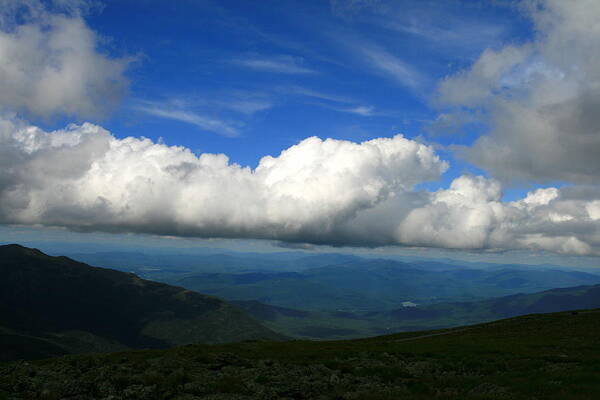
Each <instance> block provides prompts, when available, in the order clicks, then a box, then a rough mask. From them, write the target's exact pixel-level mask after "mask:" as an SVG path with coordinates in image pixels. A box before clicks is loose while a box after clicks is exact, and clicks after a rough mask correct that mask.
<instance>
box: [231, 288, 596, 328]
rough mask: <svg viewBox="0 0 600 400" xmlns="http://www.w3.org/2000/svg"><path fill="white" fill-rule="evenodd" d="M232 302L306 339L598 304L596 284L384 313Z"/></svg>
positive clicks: (471, 321)
mask: <svg viewBox="0 0 600 400" xmlns="http://www.w3.org/2000/svg"><path fill="white" fill-rule="evenodd" d="M235 304H236V305H238V306H239V307H241V308H243V309H244V310H246V312H248V313H249V314H250V315H252V316H254V317H255V318H256V319H258V320H260V321H262V322H263V323H264V324H265V325H266V326H268V327H270V328H271V329H273V330H276V331H278V332H281V333H283V334H286V335H289V336H292V337H297V338H309V339H351V338H359V337H365V336H374V335H380V334H385V333H393V332H403V331H419V330H426V329H439V328H448V327H455V326H460V325H468V324H476V323H480V322H486V321H494V320H498V319H502V318H508V317H516V316H520V315H527V314H534V313H551V312H559V311H569V310H581V309H592V308H598V307H600V285H591V286H578V287H572V288H561V289H552V290H547V291H543V292H538V293H531V294H518V295H512V296H505V297H500V298H495V299H488V300H482V301H474V302H453V303H438V304H432V305H424V306H408V307H400V308H397V309H394V310H388V311H373V312H355V313H350V312H339V311H338V312H335V311H304V310H296V309H289V308H282V307H275V306H270V305H267V304H262V303H259V302H256V301H239V302H235Z"/></svg>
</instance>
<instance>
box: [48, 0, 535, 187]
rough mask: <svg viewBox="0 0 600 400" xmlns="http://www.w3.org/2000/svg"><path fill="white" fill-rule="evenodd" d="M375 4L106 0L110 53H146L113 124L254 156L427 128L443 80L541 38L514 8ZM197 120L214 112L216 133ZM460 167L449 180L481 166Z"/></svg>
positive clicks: (415, 133)
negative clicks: (309, 140)
mask: <svg viewBox="0 0 600 400" xmlns="http://www.w3.org/2000/svg"><path fill="white" fill-rule="evenodd" d="M373 3H374V5H372V6H370V5H369V2H364V3H359V5H357V6H354V7H353V6H352V5H351V4H343V2H339V4H337V5H335V3H332V4H330V3H328V2H326V1H300V2H295V1H285V2H281V1H264V2H258V3H256V2H251V3H250V2H244V1H219V2H211V1H181V2H176V3H166V2H158V1H107V2H105V3H104V4H105V7H104V8H103V9H102V11H101V12H96V13H92V14H91V15H90V17H89V18H88V19H87V20H88V22H89V24H90V26H91V27H92V28H93V29H94V30H96V31H98V32H100V33H101V34H102V35H103V36H105V37H107V38H109V39H108V42H107V43H105V44H104V48H105V51H108V52H110V53H111V54H113V55H114V56H124V55H136V56H137V57H138V61H136V62H135V63H134V65H133V66H132V67H131V69H130V70H129V72H128V76H129V77H130V79H131V86H130V92H129V94H128V96H127V97H126V98H125V99H124V100H123V103H122V104H121V105H120V106H119V108H118V109H117V110H116V111H115V113H114V114H112V115H110V117H109V118H108V119H107V120H105V121H103V125H104V126H106V127H108V128H109V129H110V130H111V131H112V132H115V133H116V134H117V135H118V136H121V137H124V136H128V135H133V136H146V137H149V138H152V139H153V140H158V139H159V138H162V139H163V140H164V141H165V143H167V144H169V145H183V146H186V147H188V148H190V149H193V150H195V151H201V152H215V153H220V152H224V153H226V154H227V155H228V156H229V157H230V158H231V160H232V161H233V162H237V163H240V164H243V165H250V166H256V164H257V162H258V160H259V159H260V158H261V157H262V156H264V155H267V154H271V155H277V154H278V153H279V152H281V151H282V150H284V149H285V148H287V147H289V146H290V145H292V144H295V143H297V142H299V141H300V140H302V139H304V138H306V137H309V136H313V135H316V136H319V137H332V138H337V139H346V140H352V141H364V140H368V139H372V138H376V137H381V136H392V135H393V134H395V133H403V134H405V135H406V136H408V137H411V138H416V137H420V136H424V135H427V133H428V127H429V125H430V123H431V121H432V120H434V119H435V118H436V116H437V115H438V113H439V112H440V110H439V109H437V108H436V107H435V106H434V105H432V103H434V102H435V99H434V96H435V86H436V85H437V82H438V81H439V80H440V79H441V78H443V77H444V76H447V75H451V74H453V73H455V72H457V71H458V70H460V69H462V68H465V67H467V66H468V65H469V64H470V63H472V62H473V61H474V60H475V59H476V58H477V57H478V56H479V54H480V53H481V51H483V50H484V49H485V48H487V47H489V46H500V45H501V44H504V43H506V42H522V41H526V40H527V39H528V38H530V37H531V27H530V26H529V25H530V24H528V21H527V20H526V19H524V18H522V16H521V15H520V13H519V12H518V10H516V9H514V8H513V7H509V6H494V7H486V6H483V5H482V4H483V3H478V2H457V1H435V2H422V1H419V2H415V1H404V2H396V3H392V4H389V5H387V7H389V8H390V10H391V11H392V13H394V14H395V15H390V14H389V13H388V12H387V10H385V11H384V10H382V9H380V8H381V7H382V4H380V3H376V2H373ZM369 54H372V55H371V56H369ZM386 63H387V64H389V65H388V66H386ZM386 68H389V69H390V70H386ZM393 68H397V69H398V71H394V70H393ZM400 68H403V69H405V70H406V73H404V71H401V70H400ZM140 107H141V108H142V109H144V107H146V108H155V109H161V110H163V111H165V112H172V113H173V114H175V115H173V118H172V119H171V118H166V117H164V116H159V115H151V114H150V115H149V114H148V113H145V112H143V111H140ZM178 113H179V115H177V114H178ZM185 116H187V117H190V118H191V120H188V122H186V121H185V118H184V117H185ZM193 116H197V117H199V118H200V119H207V120H212V121H216V123H215V128H214V130H212V129H207V127H206V126H204V127H203V126H202V124H198V125H195V124H194V123H193V122H191V121H193ZM58 126H59V125H57V126H56V127H58ZM224 128H229V129H230V131H226V132H223V130H225V129H224ZM440 133H442V134H441V135H440V134H437V135H435V136H432V137H430V136H427V137H426V138H427V140H433V141H435V142H437V143H439V144H440V145H443V146H445V145H449V144H454V143H460V144H469V143H470V142H471V141H472V140H473V137H474V134H473V133H471V132H461V133H460V134H454V135H444V134H443V132H440ZM445 155H446V157H451V156H452V155H451V153H447V154H445ZM453 166H454V164H453ZM454 169H455V171H450V172H449V173H448V176H449V177H448V178H446V179H451V178H452V177H453V176H456V175H457V174H459V173H461V172H462V170H463V169H466V170H469V171H474V170H473V169H472V168H471V167H470V166H468V165H466V164H460V165H458V164H457V165H455V168H454Z"/></svg>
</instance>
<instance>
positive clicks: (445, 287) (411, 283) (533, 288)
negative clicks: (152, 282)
mask: <svg viewBox="0 0 600 400" xmlns="http://www.w3.org/2000/svg"><path fill="white" fill-rule="evenodd" d="M174 282H176V283H177V284H178V285H181V286H184V287H186V288H189V289H191V290H196V291H199V292H205V293H209V294H213V295H215V296H219V297H223V298H226V299H229V300H257V301H260V302H263V303H267V304H271V305H274V306H279V307H288V308H297V309H303V310H313V311H348V312H356V311H366V310H371V311H380V310H382V309H393V308H397V307H400V306H401V305H402V304H403V303H404V302H407V301H411V302H414V303H417V304H432V303H439V302H448V301H471V300H479V299H485V298H491V297H499V296H506V295H510V294H517V293H533V292H538V291H542V290H547V289H553V288H558V287H570V286H578V285H585V284H593V283H600V276H598V275H594V274H589V273H585V272H579V271H565V270H555V269H539V270H538V269H531V268H525V269H518V268H509V267H504V268H493V269H473V268H469V269H467V268H458V267H452V268H449V269H444V270H442V269H439V268H436V269H435V270H432V269H430V268H422V267H421V266H420V265H419V264H418V263H403V262H398V261H391V260H381V259H361V260H359V261H352V262H347V263H342V264H336V265H328V266H319V267H315V268H308V269H303V270H301V271H298V272H269V271H263V272H245V273H244V272H240V273H198V274H193V273H192V274H189V275H187V276H184V277H182V278H180V279H178V280H175V281H174Z"/></svg>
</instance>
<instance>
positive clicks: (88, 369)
mask: <svg viewBox="0 0 600 400" xmlns="http://www.w3.org/2000/svg"><path fill="white" fill-rule="evenodd" d="M599 331H600V310H593V311H584V312H579V313H577V314H573V313H571V312H568V313H557V314H544V315H530V316H525V317H518V318H513V319H508V320H502V321H497V322H493V323H488V324H482V325H476V326H469V327H462V328H456V329H451V330H445V331H433V332H412V333H404V334H397V335H389V336H382V337H377V338H372V339H363V340H354V341H340V342H306V341H292V342H247V343H239V344H232V345H218V346H208V345H193V346H187V347H181V348H177V349H171V350H152V351H150V350H148V351H136V352H126V353H115V354H109V355H87V356H67V357H61V358H57V359H50V360H41V361H36V362H30V363H10V364H0V391H4V392H3V393H4V398H9V397H8V396H9V395H16V397H14V398H36V396H37V395H38V394H41V393H44V397H43V398H62V397H66V396H73V397H75V396H79V397H77V398H80V399H87V398H108V396H111V395H114V396H116V397H113V398H115V399H117V398H131V399H144V398H181V399H184V398H185V399H194V398H207V399H208V398H210V399H278V398H295V399H314V398H321V399H348V400H350V399H379V400H383V399H398V398H410V399H448V400H449V399H550V400H551V399H560V400H568V399H596V398H600V380H599V379H598V374H599V373H600V341H599V340H598V338H597V333H598V332H599ZM0 393H2V392H0ZM319 396H320V397H319ZM0 398H2V395H1V394H0Z"/></svg>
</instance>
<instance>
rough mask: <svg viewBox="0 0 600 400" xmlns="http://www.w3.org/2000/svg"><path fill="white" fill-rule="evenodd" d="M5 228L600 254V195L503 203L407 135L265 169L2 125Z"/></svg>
mask: <svg viewBox="0 0 600 400" xmlns="http://www.w3.org/2000/svg"><path fill="white" fill-rule="evenodd" d="M0 149H1V154H0V160H1V163H2V165H0V167H1V169H0V223H5V224H27V225H32V224H38V225H46V226H61V227H67V228H70V229H75V230H82V231H94V230H96V231H98V230H100V231H109V232H138V233H152V234H159V235H172V236H196V237H229V238H239V237H247V238H264V239H275V240H283V241H288V242H306V243H316V244H334V245H345V244H350V245H363V246H378V245H393V244H397V245H408V246H428V247H444V248H456V249H493V250H502V249H516V248H521V249H522V248H527V249H543V250H550V251H556V252H561V253H570V254H597V253H598V252H599V248H600V232H599V230H598V221H599V219H600V193H597V192H595V191H594V189H593V188H588V189H587V191H585V190H584V188H581V187H580V188H578V189H577V190H576V189H575V188H574V189H571V190H570V191H569V190H564V189H563V190H559V189H555V188H549V189H540V190H538V191H535V192H532V193H530V194H529V195H528V196H527V197H526V198H524V199H522V200H519V201H516V202H509V203H507V202H502V201H501V197H502V191H501V186H500V183H499V182H497V181H494V180H489V179H485V178H482V177H474V176H462V177H459V178H457V179H456V180H455V181H454V182H453V183H452V184H451V186H450V187H449V188H448V189H441V190H438V191H436V192H427V191H418V190H415V185H417V184H418V183H421V182H424V181H428V180H435V179H437V178H438V177H439V176H440V174H441V173H443V172H444V171H445V169H446V167H447V165H446V163H445V162H444V161H442V160H440V158H439V157H438V156H437V155H436V154H435V152H434V151H433V149H432V148H431V147H429V146H426V145H424V144H421V143H418V142H416V141H413V140H409V139H406V138H404V137H403V136H401V135H398V136H395V137H393V138H379V139H374V140H370V141H366V142H363V143H353V142H349V141H343V140H334V139H327V140H321V139H319V138H316V137H311V138H308V139H305V140H303V141H301V142H300V143H298V144H297V145H295V146H292V147H290V148H288V149H286V150H284V151H283V152H281V154H279V155H278V156H276V157H272V156H265V157H263V158H262V159H261V160H260V162H259V164H258V166H257V167H256V168H255V169H251V168H248V167H242V166H240V165H237V164H232V163H230V162H229V160H228V158H227V156H226V155H224V154H201V155H199V156H197V155H195V154H194V153H192V152H191V151H190V150H188V149H186V148H183V147H169V146H166V145H164V144H160V143H153V142H152V141H150V140H148V139H144V138H132V137H130V138H125V139H117V138H116V137H114V136H113V135H112V134H111V133H110V132H108V131H106V130H104V129H103V128H101V127H100V126H97V125H93V124H89V123H86V124H83V125H72V126H69V127H67V128H66V129H63V130H59V131H55V132H44V131H42V130H40V129H39V128H36V127H34V126H30V125H28V124H27V123H24V122H22V121H19V120H17V119H14V118H13V119H10V118H4V119H2V120H1V122H0Z"/></svg>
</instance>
